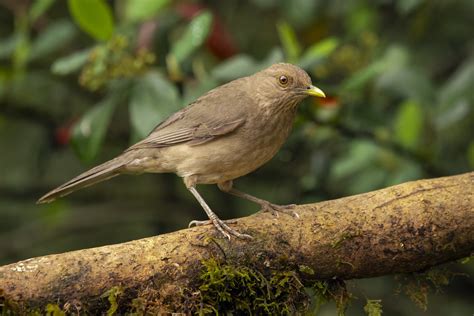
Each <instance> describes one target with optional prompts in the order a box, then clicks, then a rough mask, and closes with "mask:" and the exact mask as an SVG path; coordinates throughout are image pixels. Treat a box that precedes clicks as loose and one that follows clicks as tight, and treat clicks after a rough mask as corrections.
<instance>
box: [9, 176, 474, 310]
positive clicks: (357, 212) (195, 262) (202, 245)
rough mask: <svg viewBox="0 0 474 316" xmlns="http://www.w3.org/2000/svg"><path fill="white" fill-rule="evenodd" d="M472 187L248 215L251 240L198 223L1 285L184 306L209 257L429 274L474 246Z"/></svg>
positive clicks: (349, 271)
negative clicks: (122, 294) (114, 293)
mask: <svg viewBox="0 0 474 316" xmlns="http://www.w3.org/2000/svg"><path fill="white" fill-rule="evenodd" d="M473 192H474V172H471V173H466V174H463V175H458V176H451V177H445V178H438V179H430V180H421V181H415V182H408V183H405V184H401V185H397V186H393V187H389V188H386V189H382V190H378V191H374V192H369V193H365V194H360V195H355V196H351V197H346V198H341V199H337V200H331V201H326V202H321V203H315V204H308V205H300V206H298V207H297V210H296V211H297V212H298V213H299V215H300V219H295V218H292V217H289V216H284V215H281V216H280V217H274V216H272V215H271V214H268V213H258V214H255V215H252V216H249V217H245V218H241V219H239V220H238V223H237V224H235V226H234V227H235V228H236V229H238V230H239V231H240V232H244V233H247V234H250V235H253V236H254V239H253V240H252V241H241V240H236V239H233V240H231V241H230V242H229V241H227V240H224V239H222V238H220V236H219V235H217V234H216V232H215V231H214V229H213V228H211V227H195V228H191V229H185V230H181V231H177V232H174V233H170V234H166V235H160V236H156V237H150V238H145V239H141V240H135V241H131V242H127V243H123V244H118V245H110V246H103V247H99V248H92V249H84V250H79V251H73V252H68V253H63V254H57V255H49V256H44V257H38V258H33V259H28V260H24V261H21V262H18V263H13V264H10V265H6V266H3V267H0V289H2V290H3V293H4V294H3V295H4V296H5V297H6V298H7V299H8V300H9V301H10V302H15V304H18V305H20V306H29V307H31V306H45V305H46V304H47V303H50V302H59V303H61V304H64V303H67V304H71V302H82V303H83V304H84V302H88V304H90V305H93V304H95V303H93V302H97V298H98V297H100V296H101V295H102V294H103V293H105V292H107V291H108V290H110V289H111V288H113V287H116V286H120V287H122V288H124V289H125V290H126V291H129V293H133V295H132V296H134V297H139V296H141V295H142V294H143V293H144V291H146V293H147V294H146V295H147V299H149V300H153V302H154V304H155V305H156V306H158V308H159V309H160V310H180V306H181V305H179V304H181V303H182V302H183V298H182V296H183V295H184V294H183V293H185V292H189V291H191V292H192V291H197V290H198V289H199V284H200V282H201V281H200V278H199V277H200V275H201V274H202V267H203V266H202V260H206V259H209V258H215V260H217V261H218V262H225V263H230V264H233V265H236V266H239V265H244V266H246V267H252V268H253V269H256V270H258V271H260V272H261V273H262V274H265V273H267V272H268V271H288V270H289V269H290V270H292V271H295V273H297V274H298V277H299V278H301V280H303V281H304V280H309V279H316V278H317V279H320V278H322V279H325V278H333V277H337V278H341V279H352V278H367V277H374V276H380V275H386V274H393V273H409V272H415V271H420V270H423V269H427V268H429V267H432V266H435V265H438V264H441V263H444V262H448V261H452V260H456V259H460V258H463V257H466V256H469V255H470V254H471V253H473V252H474V229H473V227H474V210H473V207H474V198H473ZM301 267H305V269H301ZM307 271H313V272H314V273H307ZM0 293H1V291H0ZM0 296H1V294H0ZM130 301H131V299H130ZM128 303H130V302H128Z"/></svg>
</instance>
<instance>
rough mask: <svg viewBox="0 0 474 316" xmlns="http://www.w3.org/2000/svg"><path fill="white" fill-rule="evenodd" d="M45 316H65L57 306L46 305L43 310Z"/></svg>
mask: <svg viewBox="0 0 474 316" xmlns="http://www.w3.org/2000/svg"><path fill="white" fill-rule="evenodd" d="M45 312H46V316H66V313H65V312H64V311H62V310H61V308H60V307H59V306H58V305H57V304H48V305H46V308H45Z"/></svg>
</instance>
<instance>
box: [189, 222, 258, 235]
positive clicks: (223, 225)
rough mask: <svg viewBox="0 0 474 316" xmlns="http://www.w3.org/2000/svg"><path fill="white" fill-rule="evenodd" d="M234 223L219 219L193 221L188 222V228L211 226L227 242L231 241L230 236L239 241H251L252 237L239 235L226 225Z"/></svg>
mask: <svg viewBox="0 0 474 316" xmlns="http://www.w3.org/2000/svg"><path fill="white" fill-rule="evenodd" d="M235 223H237V220H236V219H229V220H221V219H219V218H215V219H209V220H205V221H197V220H194V221H191V222H189V225H188V227H192V226H203V225H209V224H213V225H214V226H215V227H216V228H217V230H218V231H219V232H220V233H221V234H222V235H223V236H224V237H225V238H227V239H228V240H230V239H231V236H234V237H237V238H240V239H253V237H252V236H250V235H247V234H241V233H239V232H237V231H235V230H233V229H232V228H230V227H229V226H228V225H227V224H235Z"/></svg>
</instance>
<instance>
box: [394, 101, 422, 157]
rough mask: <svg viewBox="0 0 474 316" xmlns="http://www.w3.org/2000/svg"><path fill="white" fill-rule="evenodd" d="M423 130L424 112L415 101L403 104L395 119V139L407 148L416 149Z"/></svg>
mask: <svg viewBox="0 0 474 316" xmlns="http://www.w3.org/2000/svg"><path fill="white" fill-rule="evenodd" d="M422 128H423V111H422V109H421V107H420V105H419V104H418V103H416V102H415V101H406V102H404V103H402V104H401V105H400V107H399V109H398V112H397V115H396V117H395V139H396V140H397V141H398V142H399V143H400V144H402V145H403V146H405V147H407V148H413V149H414V148H416V146H417V144H418V143H419V139H420V136H421V131H422Z"/></svg>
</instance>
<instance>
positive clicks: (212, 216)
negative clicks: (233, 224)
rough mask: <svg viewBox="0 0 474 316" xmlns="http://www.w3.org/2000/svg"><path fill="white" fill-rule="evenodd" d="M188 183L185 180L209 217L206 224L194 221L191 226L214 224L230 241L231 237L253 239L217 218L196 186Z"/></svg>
mask: <svg viewBox="0 0 474 316" xmlns="http://www.w3.org/2000/svg"><path fill="white" fill-rule="evenodd" d="M187 182H188V181H186V179H185V184H186V187H187V188H188V190H189V192H191V193H192V194H193V195H194V197H195V198H196V200H198V202H199V204H201V206H202V208H203V209H204V211H205V212H206V214H207V216H208V217H209V221H204V222H200V221H192V222H191V223H189V225H193V224H197V225H202V224H203V223H207V224H210V223H212V224H213V225H214V226H215V227H216V228H217V230H218V231H219V232H220V233H221V234H222V235H224V237H226V238H227V239H229V240H230V236H231V235H232V236H235V237H237V238H242V239H251V238H252V236H250V235H247V234H241V233H239V232H237V231H235V230H233V229H232V228H230V227H229V226H228V225H227V224H226V223H225V222H224V221H223V220H221V219H220V218H219V217H217V215H216V214H215V213H214V212H213V211H212V210H211V208H210V207H209V205H207V203H206V201H204V199H203V198H202V196H201V195H200V194H199V192H198V191H197V190H196V187H195V185H194V184H191V185H189V186H188V183H187Z"/></svg>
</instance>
